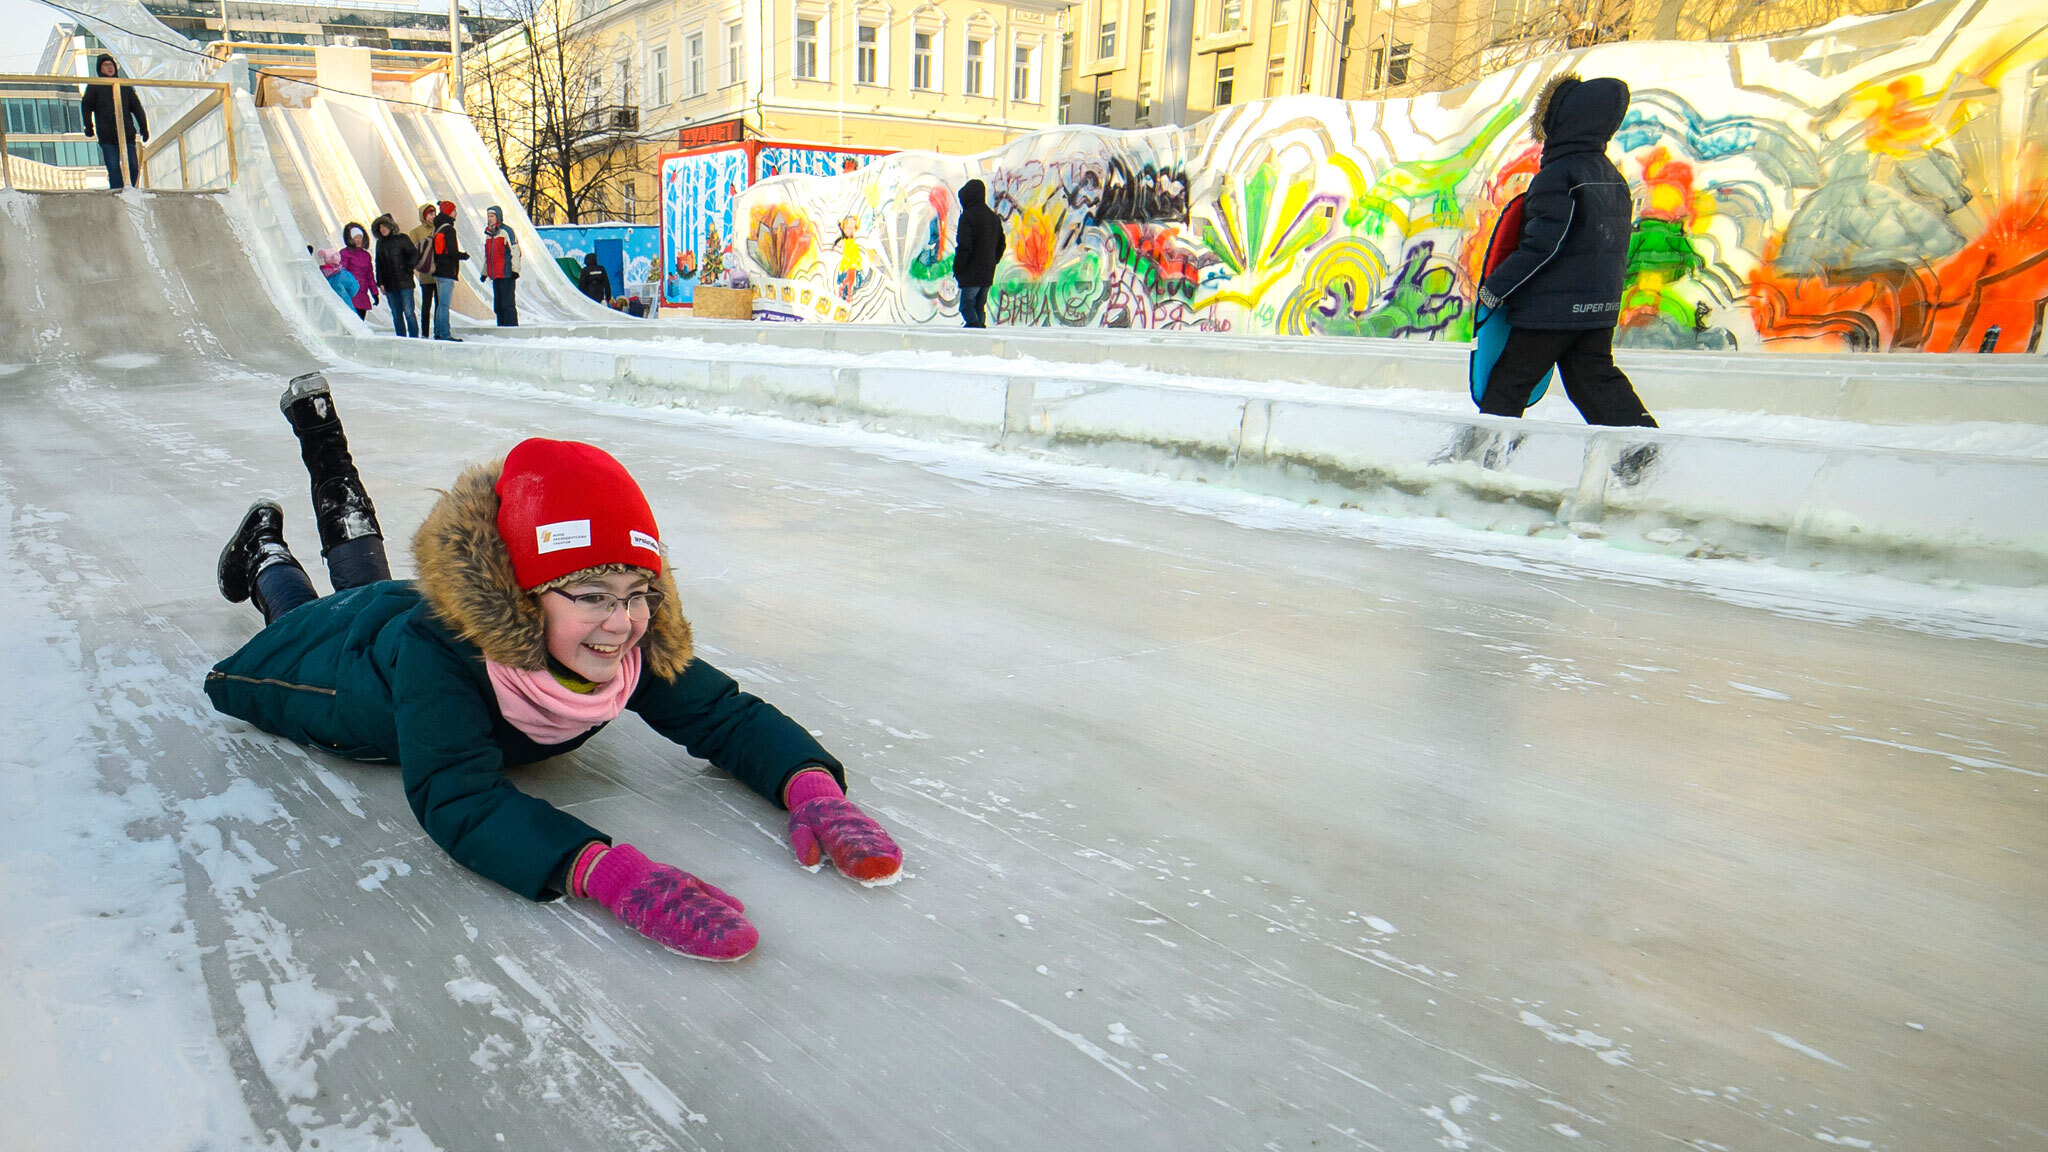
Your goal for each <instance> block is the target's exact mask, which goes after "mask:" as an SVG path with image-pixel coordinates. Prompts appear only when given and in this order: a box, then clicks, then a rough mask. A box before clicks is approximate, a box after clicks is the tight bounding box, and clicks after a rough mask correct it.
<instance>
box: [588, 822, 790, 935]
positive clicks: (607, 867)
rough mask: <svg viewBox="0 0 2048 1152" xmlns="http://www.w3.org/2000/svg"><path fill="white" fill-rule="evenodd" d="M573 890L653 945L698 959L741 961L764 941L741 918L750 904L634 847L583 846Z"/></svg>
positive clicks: (758, 933) (627, 845)
mask: <svg viewBox="0 0 2048 1152" xmlns="http://www.w3.org/2000/svg"><path fill="white" fill-rule="evenodd" d="M569 891H570V893H571V894H572V895H577V896H588V897H590V898H591V899H593V900H595V901H597V902H598V903H599V904H602V905H604V906H605V907H606V908H608V909H610V910H611V913H612V915H614V916H617V917H618V918H619V921H620V923H623V924H624V925H625V926H626V927H628V928H631V929H632V930H634V931H635V932H638V933H640V934H641V935H642V936H645V937H647V938H648V939H650V940H653V941H654V942H655V943H657V944H661V945H663V946H665V947H668V948H672V949H674V950H676V951H677V952H681V953H682V954H684V955H685V956H694V957H696V958H698V959H700V960H737V959H739V958H740V957H742V956H745V955H746V954H747V953H749V952H752V951H753V950H754V945H755V944H757V943H759V942H760V939H761V933H760V930H759V929H757V928H755V927H754V926H753V925H752V924H750V923H748V922H747V918H746V917H745V916H742V915H740V913H741V912H743V911H745V909H746V906H745V905H743V904H741V903H740V902H739V901H738V900H737V899H735V898H734V897H732V896H729V895H727V894H725V893H724V892H721V891H719V890H718V889H717V888H716V887H714V886H712V885H710V884H706V883H705V882H704V881H702V880H699V879H697V878H696V877H695V876H692V875H690V874H689V873H688V872H685V871H683V870H682V869H680V868H677V867H674V866H673V865H669V864H657V863H655V862H654V861H652V860H649V859H648V858H647V856H646V855H645V854H644V853H642V852H641V851H640V850H639V849H638V848H635V847H633V846H632V845H631V844H614V845H612V846H611V847H610V848H606V847H605V846H604V845H603V844H599V843H592V844H591V845H590V846H589V847H587V848H585V849H584V850H583V854H582V855H581V856H579V857H578V858H577V860H576V864H575V866H574V868H573V869H572V870H571V872H570V880H569Z"/></svg>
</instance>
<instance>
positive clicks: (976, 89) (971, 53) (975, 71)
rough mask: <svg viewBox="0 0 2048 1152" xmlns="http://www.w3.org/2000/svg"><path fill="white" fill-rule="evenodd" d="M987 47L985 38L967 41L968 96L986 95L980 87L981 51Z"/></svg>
mask: <svg viewBox="0 0 2048 1152" xmlns="http://www.w3.org/2000/svg"><path fill="white" fill-rule="evenodd" d="M987 48H988V41H986V40H969V41H968V42H967V94H968V95H970V96H984V95H987V93H986V92H984V91H983V90H982V87H981V81H982V75H981V63H982V53H983V51H985V50H986V49H987Z"/></svg>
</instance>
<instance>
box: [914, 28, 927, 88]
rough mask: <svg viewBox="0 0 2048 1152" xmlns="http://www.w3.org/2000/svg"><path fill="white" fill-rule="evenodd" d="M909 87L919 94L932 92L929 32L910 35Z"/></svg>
mask: <svg viewBox="0 0 2048 1152" xmlns="http://www.w3.org/2000/svg"><path fill="white" fill-rule="evenodd" d="M910 86H911V87H912V88H915V89H917V90H918V91H920V92H929V91H931V90H932V34H931V33H929V32H913V33H911V36H910Z"/></svg>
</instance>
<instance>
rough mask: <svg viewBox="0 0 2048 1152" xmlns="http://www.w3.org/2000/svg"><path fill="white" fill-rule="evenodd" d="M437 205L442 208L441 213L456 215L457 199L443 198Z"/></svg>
mask: <svg viewBox="0 0 2048 1152" xmlns="http://www.w3.org/2000/svg"><path fill="white" fill-rule="evenodd" d="M436 207H438V208H440V209H441V215H443V216H453V215H455V201H453V200H443V201H441V203H440V204H438V205H436Z"/></svg>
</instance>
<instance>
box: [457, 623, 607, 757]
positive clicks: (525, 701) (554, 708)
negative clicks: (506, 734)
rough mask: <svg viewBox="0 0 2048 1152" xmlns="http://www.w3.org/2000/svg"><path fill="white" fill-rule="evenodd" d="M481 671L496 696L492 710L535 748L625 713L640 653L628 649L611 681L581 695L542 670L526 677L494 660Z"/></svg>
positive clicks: (562, 739) (526, 672) (560, 739)
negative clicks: (496, 702)
mask: <svg viewBox="0 0 2048 1152" xmlns="http://www.w3.org/2000/svg"><path fill="white" fill-rule="evenodd" d="M484 670H485V671H486V672H489V673H490V675H491V688H492V689H493V690H494V691H496V692H497V694H498V710H499V711H501V712H503V713H504V714H505V721H506V723H508V724H510V725H512V726H513V727H514V728H517V729H519V730H520V731H521V732H524V733H526V734H527V735H528V736H529V737H531V738H532V739H533V742H534V743H536V744H562V743H566V742H568V741H570V740H573V739H575V738H576V737H578V736H581V735H583V734H584V733H585V732H588V731H590V730H591V729H592V728H595V727H597V726H598V725H600V724H608V723H610V722H611V721H613V720H615V719H617V718H618V715H619V713H621V712H623V711H625V710H626V701H627V700H628V699H629V698H631V696H632V695H633V689H634V688H636V687H638V686H639V684H640V649H639V648H637V647H636V648H634V649H633V650H632V651H631V652H628V653H626V657H625V659H623V660H621V661H619V674H618V675H617V676H614V677H612V678H611V680H610V681H608V682H606V683H603V684H599V685H598V686H597V690H596V691H594V692H587V693H586V692H572V691H570V690H569V686H568V685H566V684H564V683H562V682H561V681H560V680H557V679H555V677H554V674H553V673H550V672H547V671H540V672H528V671H526V670H525V669H523V668H513V667H510V666H508V665H504V664H500V663H498V662H496V661H494V660H486V661H484Z"/></svg>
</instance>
